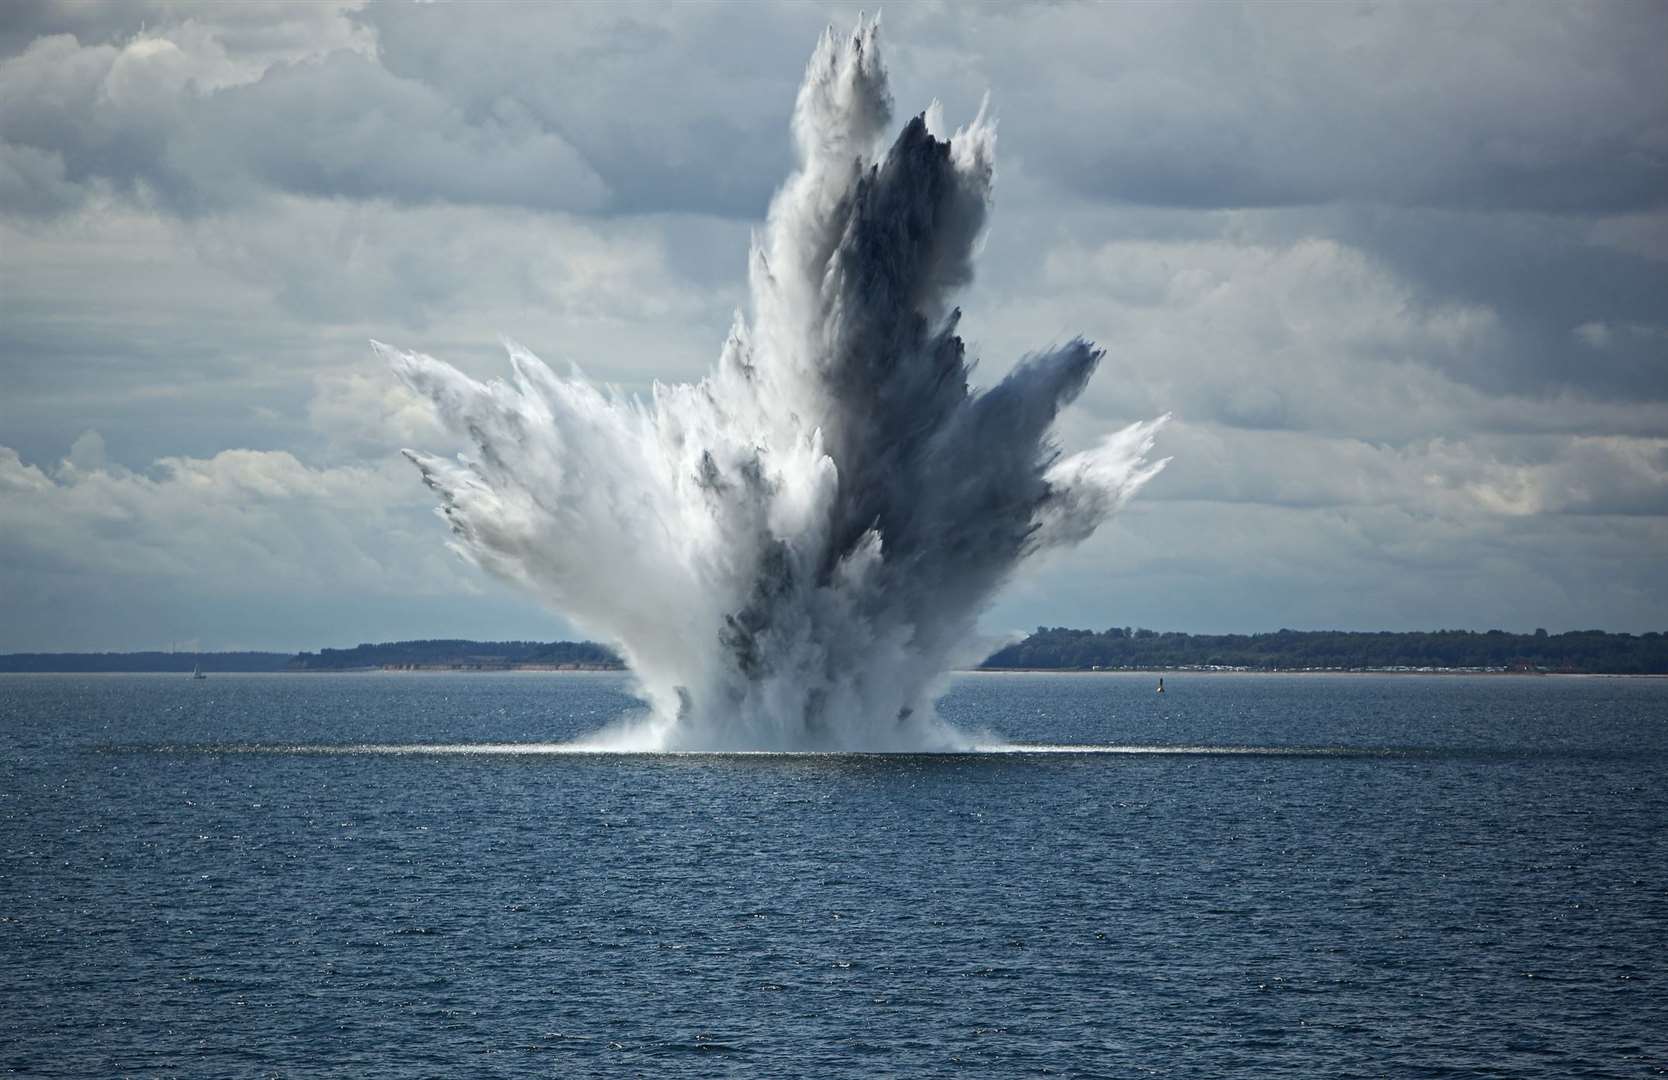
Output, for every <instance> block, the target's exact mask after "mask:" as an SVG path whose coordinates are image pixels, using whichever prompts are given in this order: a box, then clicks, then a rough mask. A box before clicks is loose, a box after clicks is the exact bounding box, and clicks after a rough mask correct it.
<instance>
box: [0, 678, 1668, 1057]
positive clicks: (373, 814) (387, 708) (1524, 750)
mask: <svg viewBox="0 0 1668 1080" xmlns="http://www.w3.org/2000/svg"><path fill="white" fill-rule="evenodd" d="M1155 683H1156V677H1155V676H1151V675H1136V674H1110V673H1099V674H1093V673H1090V674H1032V673H1004V674H964V675H958V676H955V677H954V678H953V679H952V680H951V681H950V683H949V686H948V689H947V692H946V695H945V697H944V699H943V701H942V703H941V705H940V710H941V712H942V714H943V715H944V716H946V717H947V718H949V719H950V720H952V721H953V722H955V723H957V724H959V725H961V726H963V727H964V728H966V729H968V730H970V731H979V732H984V733H987V735H988V736H989V738H990V740H991V742H992V744H993V745H996V744H998V743H1006V744H1008V745H1015V746H1018V747H1020V749H1017V750H1010V751H1008V752H989V753H976V754H949V755H766V754H760V755H642V754H639V755H629V754H618V755H616V754H572V753H561V752H555V751H556V749H557V748H556V747H553V746H552V744H553V743H560V742H562V741H563V740H567V739H572V738H575V737H578V736H582V735H585V734H587V733H589V732H592V731H594V730H596V729H597V728H599V727H601V726H603V725H604V724H607V723H608V722H610V721H611V720H616V719H618V718H620V717H621V716H622V715H623V714H625V713H627V712H629V711H630V710H632V709H633V708H635V707H636V704H635V701H634V699H633V698H632V697H631V695H630V684H629V682H628V680H627V678H626V677H625V676H623V675H619V674H611V673H537V672H527V673H500V674H449V673H432V674H429V673H389V674H339V675H336V674H306V675H303V674H286V675H215V676H212V677H210V678H208V679H203V680H191V679H189V678H186V677H184V676H180V675H75V676H62V675H9V676H0V1073H4V1074H6V1075H17V1076H31V1077H115V1076H193V1077H195V1076H202V1077H244V1076H248V1077H264V1076H279V1077H290V1076H298V1077H356V1078H357V1077H413V1076H468V1077H495V1076H547V1077H590V1076H610V1077H612V1076H644V1077H663V1076H701V1077H707V1076H718V1077H726V1076H733V1077H755V1076H759V1077H796V1076H804V1077H880V1076H896V1077H936V1076H959V1075H976V1076H991V1077H1023V1076H1064V1077H1119V1078H1122V1077H1213V1078H1214V1077H1241V1076H1243V1077H1304V1078H1310V1077H1363V1078H1365V1077H1398V1076H1407V1077H1547V1078H1566V1077H1642V1076H1661V1075H1664V1074H1665V1072H1668V680H1659V679H1627V678H1574V677H1531V676H1522V677H1516V676H1458V675H1455V676H1393V675H1383V676H1377V675H1319V674H1316V675H1254V674H1199V675H1189V674H1185V673H1170V674H1168V675H1167V676H1166V691H1167V692H1166V693H1164V694H1162V695H1159V694H1156V693H1155V692H1154V691H1155Z"/></svg>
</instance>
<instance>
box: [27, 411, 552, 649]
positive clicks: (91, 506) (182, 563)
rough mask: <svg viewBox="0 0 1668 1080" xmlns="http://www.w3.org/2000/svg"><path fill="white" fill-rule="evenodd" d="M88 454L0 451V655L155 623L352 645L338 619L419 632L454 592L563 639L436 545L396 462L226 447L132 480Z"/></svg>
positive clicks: (92, 438)
mask: <svg viewBox="0 0 1668 1080" xmlns="http://www.w3.org/2000/svg"><path fill="white" fill-rule="evenodd" d="M100 442H101V440H100V438H99V436H98V434H97V433H96V432H88V433H85V434H83V435H82V436H81V437H80V438H79V439H78V440H77V441H76V446H75V449H74V451H72V453H71V454H70V456H69V457H68V458H66V459H65V460H63V461H61V462H59V463H58V464H57V465H56V466H54V467H52V468H51V469H50V470H48V469H43V468H42V467H41V466H39V465H35V464H30V463H28V462H26V461H24V460H22V458H21V457H20V456H19V455H18V454H17V452H16V451H15V450H14V449H12V448H10V447H4V446H0V498H3V499H4V501H5V505H6V513H5V514H3V515H0V550H3V551H5V552H6V556H7V557H6V560H5V562H4V565H3V567H0V595H4V596H6V597H8V598H9V603H8V606H9V607H10V604H11V603H17V604H19V605H28V606H27V607H24V606H19V607H17V608H12V610H19V611H21V610H28V611H30V613H31V614H30V618H29V619H28V620H16V619H7V620H5V621H4V623H0V649H16V650H31V649H38V648H52V647H71V648H74V647H99V644H100V643H102V642H112V641H114V642H116V643H117V647H139V644H140V643H142V644H143V645H144V646H147V647H154V646H156V645H158V644H160V643H161V639H160V638H159V628H167V629H166V635H165V636H166V637H170V638H178V639H183V638H186V637H196V636H201V637H203V638H204V639H205V642H206V643H208V647H216V646H215V643H226V642H242V643H247V644H252V645H255V646H260V647H275V646H276V647H279V648H282V647H286V646H288V647H300V646H302V645H306V646H308V647H313V646H316V645H318V644H332V643H342V642H343V640H344V637H353V636H354V635H357V634H361V633H364V632H365V631H366V629H368V627H367V626H366V623H365V620H363V619H355V617H354V615H353V611H354V610H355V609H356V608H357V607H359V606H360V605H364V604H366V603H372V604H376V605H379V606H381V607H383V608H384V609H385V611H386V612H398V611H402V610H404V611H414V610H415V611H422V612H424V613H425V614H426V616H427V618H428V620H429V622H428V626H429V628H430V629H431V632H432V630H433V629H438V628H441V627H443V625H444V624H443V621H442V619H441V618H439V617H437V616H436V614H435V611H436V610H444V609H447V608H450V607H452V606H455V605H456V603H457V601H458V600H460V599H462V598H468V599H469V602H470V603H471V604H472V605H479V607H480V608H481V609H483V610H488V611H496V612H497V614H498V615H499V616H500V617H501V618H502V617H505V616H509V617H510V618H511V619H512V620H514V621H519V622H521V623H523V624H529V623H539V624H542V625H540V627H539V629H540V632H541V633H542V634H545V635H548V634H550V633H552V632H554V631H560V630H561V629H564V628H563V627H561V626H560V624H559V623H556V622H554V621H553V620H549V619H539V618H537V617H536V616H533V612H532V607H531V605H530V604H526V603H522V602H518V601H513V600H510V601H507V600H506V599H505V598H504V597H503V596H502V595H501V594H499V593H497V592H496V591H495V590H494V589H493V588H492V587H490V586H488V585H486V584H485V583H483V582H482V581H481V580H480V579H479V577H478V576H477V575H476V574H474V573H471V572H469V570H468V568H466V567H464V566H463V564H461V563H460V562H459V561H458V560H457V559H455V558H453V557H452V556H451V555H450V554H449V553H447V552H446V551H445V550H444V549H443V548H442V547H441V545H440V544H439V543H438V542H436V539H435V536H434V532H435V530H438V529H439V528H440V526H439V525H438V524H437V523H435V522H434V521H433V519H432V515H431V513H430V512H429V500H428V499H427V498H426V497H425V493H423V492H422V489H421V487H420V486H418V485H416V484H415V483H413V482H412V478H411V475H410V470H409V467H408V466H407V465H406V463H405V462H404V461H403V460H400V459H398V458H397V457H395V456H393V455H389V456H388V457H387V458H385V459H384V460H382V461H379V462H376V463H374V464H364V465H341V466H325V467H320V466H312V465H308V464H306V463H304V462H302V461H301V460H300V459H298V458H296V457H295V456H294V455H293V454H290V453H288V452H286V451H261V450H243V449H238V450H224V451H221V452H220V453H217V454H215V455H214V456H213V457H210V458H187V457H172V458H164V459H162V460H159V461H157V462H156V463H154V465H153V466H152V467H151V468H149V469H147V470H145V471H143V472H133V471H130V470H127V469H123V468H121V467H120V466H114V465H109V464H106V463H104V462H103V461H102V460H101V447H100V446H99V443H100ZM431 526H432V528H431ZM471 621H476V620H473V619H472V620H471ZM370 622H371V623H373V624H375V623H383V624H385V625H386V623H387V622H388V620H387V617H386V615H384V616H382V617H373V618H372V619H371V620H370ZM344 627H351V628H350V629H345V630H344ZM388 629H390V630H392V629H394V627H388ZM405 636H413V635H412V634H410V633H409V632H408V633H407V634H406V635H405ZM355 640H358V638H357V637H355Z"/></svg>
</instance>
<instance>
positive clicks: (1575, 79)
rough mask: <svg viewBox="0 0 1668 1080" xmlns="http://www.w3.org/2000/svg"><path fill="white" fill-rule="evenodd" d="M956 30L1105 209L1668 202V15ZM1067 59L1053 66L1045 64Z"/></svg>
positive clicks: (1214, 20)
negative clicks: (1115, 204) (983, 48)
mask: <svg viewBox="0 0 1668 1080" xmlns="http://www.w3.org/2000/svg"><path fill="white" fill-rule="evenodd" d="M992 22H994V23H996V24H997V25H996V26H989V25H985V24H983V23H982V22H971V21H968V22H964V21H963V20H960V19H955V18H947V19H946V20H945V25H944V28H943V29H944V32H945V33H947V34H951V35H954V36H956V37H958V38H959V39H960V40H961V41H962V42H963V43H964V44H966V45H967V46H969V47H973V48H977V47H978V46H980V45H985V44H986V43H987V42H988V41H989V39H990V38H991V37H992V36H993V35H992V31H995V32H997V33H1000V35H1001V47H1000V49H990V50H989V51H987V52H983V53H982V54H981V58H982V59H984V61H985V66H984V71H985V72H986V73H987V77H988V79H989V81H990V82H991V83H992V84H994V85H995V86H996V89H997V93H998V98H999V100H1000V101H1002V102H1003V103H1004V112H1005V114H1006V115H1013V114H1022V115H1023V117H1024V119H1025V125H1024V126H1023V127H1019V126H1018V125H1016V129H1015V133H1014V135H1013V138H1014V141H1015V143H1016V144H1017V146H1018V148H1019V151H1020V152H1021V153H1022V154H1024V155H1025V156H1026V157H1027V159H1028V160H1037V161H1046V162H1048V164H1049V167H1050V169H1051V171H1052V172H1053V173H1054V174H1055V175H1056V176H1057V177H1058V178H1059V179H1060V180H1061V181H1062V182H1063V183H1065V184H1067V185H1069V186H1071V187H1073V188H1076V189H1077V190H1079V191H1082V192H1085V193H1089V194H1092V195H1095V196H1102V197H1109V198H1115V199H1121V200H1128V201H1134V202H1142V203H1157V204H1165V205H1178V206H1192V207H1199V208H1203V207H1225V206H1237V207H1243V206H1278V205H1294V204H1311V203H1321V202H1331V201H1339V200H1345V201H1348V200H1356V201H1375V202H1384V203H1389V204H1394V205H1409V206H1446V207H1455V208H1476V209H1485V208H1486V209H1496V208H1499V207H1502V206H1510V207H1515V208H1519V209H1538V210H1550V211H1560V212H1568V211H1580V212H1595V213H1596V212H1619V211H1622V210H1628V209H1639V208H1642V207H1650V206H1661V205H1663V204H1664V202H1665V201H1668V69H1665V68H1664V66H1663V65H1662V64H1661V62H1660V57H1659V55H1658V54H1659V53H1660V49H1659V48H1658V47H1657V43H1659V42H1661V41H1662V40H1664V39H1665V38H1668V10H1665V9H1664V8H1662V7H1661V6H1660V5H1643V4H1642V5H1626V4H1598V5H1587V6H1581V7H1570V6H1555V5H1535V6H1521V5H1519V6H1513V7H1502V6H1485V5H1478V4H1468V5H1435V4H1404V5H1374V6H1366V5H1342V4H1339V5H1327V6H1321V7H1311V6H1301V7H1296V6H1288V7H1282V6H1278V5H1248V6H1242V7H1234V8H1223V7H1221V6H1217V5H1194V6H1165V7H1150V6H1148V7H1141V6H1125V7H1110V8H1109V7H1099V6H1096V7H1056V8H1027V9H1023V10H1021V11H1018V12H1015V13H1012V14H1010V15H1006V16H1002V17H1000V18H999V19H996V20H992ZM1045 50H1049V51H1050V52H1051V54H1052V55H1051V56H1050V62H1048V63H1038V60H1039V59H1040V58H1041V57H1042V56H1043V55H1044V51H1045Z"/></svg>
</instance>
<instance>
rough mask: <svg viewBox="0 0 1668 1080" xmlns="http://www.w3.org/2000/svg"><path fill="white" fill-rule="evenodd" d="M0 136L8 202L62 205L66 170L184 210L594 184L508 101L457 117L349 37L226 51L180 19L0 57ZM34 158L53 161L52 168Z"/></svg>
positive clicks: (45, 42) (573, 196) (541, 197)
mask: <svg viewBox="0 0 1668 1080" xmlns="http://www.w3.org/2000/svg"><path fill="white" fill-rule="evenodd" d="M168 34H172V35H173V36H167V35H168ZM0 138H3V139H4V140H5V143H6V144H7V146H8V147H11V148H13V149H12V151H11V155H12V156H14V157H16V158H17V159H18V160H19V161H21V162H23V165H18V164H14V165H13V167H12V168H11V169H10V170H8V173H7V174H6V175H7V178H8V184H7V186H6V188H5V189H0V190H4V191H5V192H6V194H7V196H8V201H7V202H6V203H5V204H4V206H5V207H6V208H7V209H9V210H10V211H12V212H14V213H15V212H20V211H23V210H31V209H32V210H35V211H37V212H38V211H40V210H43V209H45V210H50V209H59V208H62V207H63V206H64V205H65V204H66V202H67V198H66V195H65V193H64V191H63V190H62V187H63V183H64V182H66V181H67V182H70V183H74V184H76V185H80V186H81V187H82V188H83V189H85V190H86V191H88V192H90V191H91V189H92V188H93V186H94V185H96V184H98V183H107V184H109V185H110V186H112V187H113V188H114V189H115V190H118V191H121V192H124V193H127V194H130V195H132V196H134V197H136V198H140V199H144V200H151V199H154V200H155V201H156V202H158V203H159V204H161V205H162V206H165V207H168V208H170V209H172V210H174V211H176V212H179V213H183V214H188V215H189V214H196V213H201V212H204V211H208V210H214V209H221V208H226V207H229V206H236V205H240V204H243V203H247V202H250V201H253V200H257V199H259V198H260V197H262V196H263V195H265V194H268V193H272V192H287V193H292V194H303V195H320V196H332V197H347V198H383V199H389V200H393V201H396V202H415V203H421V202H429V201H448V202H459V203H471V204H497V205H516V206H529V207H539V208H544V209H589V208H595V207H598V206H600V205H601V204H602V202H603V201H604V200H605V198H606V196H607V191H606V188H605V185H604V184H603V183H602V181H601V180H600V179H599V178H598V177H597V175H596V174H595V172H594V171H592V169H591V168H590V167H589V165H588V164H587V163H586V162H585V160H584V159H583V158H582V157H581V156H580V155H579V154H578V153H577V152H576V151H575V150H574V149H573V148H572V147H571V146H569V145H568V144H567V142H566V141H565V140H563V139H562V138H561V136H560V135H558V134H555V133H553V132H551V131H548V130H544V129H542V128H541V127H539V126H538V125H537V124H536V123H535V122H533V120H532V119H531V118H530V117H529V116H528V115H527V114H526V113H525V111H520V110H517V109H516V108H514V107H513V105H511V104H508V103H506V104H505V105H504V106H503V107H501V108H497V109H494V110H491V111H490V112H489V113H488V114H486V115H483V116H481V117H475V118H471V117H466V116H465V115H463V114H462V113H461V112H460V111H459V110H458V109H457V108H456V107H455V106H454V105H452V104H451V103H450V102H448V101H446V100H445V99H444V98H442V97H440V96H438V95H437V94H435V93H434V92H433V91H432V90H431V89H429V88H428V87H427V86H425V85H424V84H422V83H421V82H417V81H414V80H408V79H402V78H399V77H398V76H395V75H393V74H391V73H390V72H389V71H388V70H387V69H386V68H384V67H383V66H382V65H381V64H379V63H378V62H377V61H376V59H375V58H374V57H373V56H367V55H366V54H365V53H363V52H360V51H358V50H357V49H354V48H345V47H344V48H337V49H333V50H332V51H329V52H326V53H323V54H322V55H318V56H308V57H303V58H300V59H295V60H273V61H272V62H270V63H269V64H266V65H265V66H262V65H260V64H255V63H251V62H250V61H248V60H247V58H243V59H234V58H233V57H231V56H230V55H228V53H227V51H226V49H225V47H224V44H223V42H222V41H221V39H220V37H219V36H218V35H217V34H215V33H213V32H211V31H209V30H208V29H206V28H204V27H202V26H200V25H198V24H195V23H186V24H184V25H182V26H180V27H176V28H173V29H171V30H169V31H158V32H154V33H150V32H148V33H147V34H146V35H144V36H140V37H136V38H134V39H132V40H130V41H128V42H127V43H125V44H123V45H120V46H117V45H112V44H92V45H83V44H81V43H80V42H78V41H77V40H76V39H75V38H74V37H73V36H70V35H55V36H51V37H43V38H40V39H38V40H37V41H35V42H33V43H32V44H31V45H30V46H29V47H28V48H27V49H25V50H24V51H23V52H22V53H21V54H19V55H17V56H14V57H11V58H9V59H7V60H5V61H0ZM16 148H22V151H23V152H20V151H19V150H18V149H16ZM29 151H32V152H33V153H32V155H27V154H26V153H24V152H29ZM42 160H44V161H45V162H47V163H51V162H54V161H61V162H62V167H61V170H59V171H61V174H62V176H61V178H60V177H59V176H58V175H57V173H56V172H55V171H54V170H53V169H51V168H48V167H45V166H43V165H42V164H41V162H42ZM23 166H28V167H23Z"/></svg>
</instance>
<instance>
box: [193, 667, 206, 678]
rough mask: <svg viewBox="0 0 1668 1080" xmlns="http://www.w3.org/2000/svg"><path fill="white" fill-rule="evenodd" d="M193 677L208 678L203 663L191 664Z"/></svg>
mask: <svg viewBox="0 0 1668 1080" xmlns="http://www.w3.org/2000/svg"><path fill="white" fill-rule="evenodd" d="M191 677H192V678H193V679H206V678H208V676H207V675H204V674H203V665H201V664H192V665H191Z"/></svg>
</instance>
